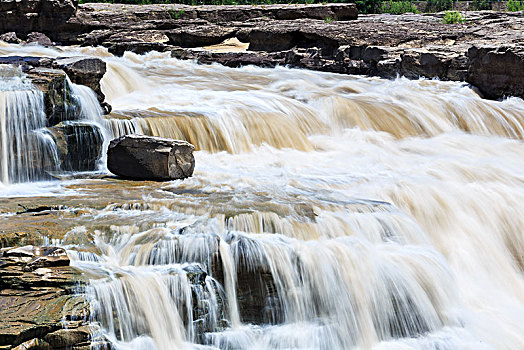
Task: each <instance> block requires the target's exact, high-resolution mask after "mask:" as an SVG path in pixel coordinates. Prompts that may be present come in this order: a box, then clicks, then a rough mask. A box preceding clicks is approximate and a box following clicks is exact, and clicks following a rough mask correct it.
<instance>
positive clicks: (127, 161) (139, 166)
mask: <svg viewBox="0 0 524 350" xmlns="http://www.w3.org/2000/svg"><path fill="white" fill-rule="evenodd" d="M194 149H195V147H194V146H193V145H192V144H190V143H189V142H186V141H180V140H172V139H165V138H160V137H153V136H143V135H125V136H122V137H119V138H117V139H114V140H113V141H111V143H110V144H109V149H108V150H107V168H108V169H109V171H111V172H112V173H113V174H115V175H118V176H122V177H126V178H132V179H142V180H175V179H184V178H187V177H190V176H191V175H193V170H194V169H195V158H194V157H193V150H194Z"/></svg>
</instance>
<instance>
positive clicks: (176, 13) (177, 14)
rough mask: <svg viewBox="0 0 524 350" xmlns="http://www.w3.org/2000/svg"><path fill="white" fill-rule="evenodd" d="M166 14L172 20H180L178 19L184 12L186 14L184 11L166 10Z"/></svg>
mask: <svg viewBox="0 0 524 350" xmlns="http://www.w3.org/2000/svg"><path fill="white" fill-rule="evenodd" d="M167 12H168V13H169V16H170V17H171V18H172V19H180V17H182V15H183V14H184V12H186V11H184V10H180V11H173V10H168V11H167Z"/></svg>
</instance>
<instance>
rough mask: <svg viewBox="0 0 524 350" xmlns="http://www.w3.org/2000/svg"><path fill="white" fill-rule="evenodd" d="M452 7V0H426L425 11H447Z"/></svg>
mask: <svg viewBox="0 0 524 350" xmlns="http://www.w3.org/2000/svg"><path fill="white" fill-rule="evenodd" d="M452 8H453V0H428V1H427V2H426V8H425V12H440V11H447V10H451V9H452Z"/></svg>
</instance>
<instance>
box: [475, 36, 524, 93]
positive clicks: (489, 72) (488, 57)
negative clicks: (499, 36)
mask: <svg viewBox="0 0 524 350" xmlns="http://www.w3.org/2000/svg"><path fill="white" fill-rule="evenodd" d="M468 58H469V61H470V65H469V68H468V78H467V80H468V82H469V83H471V84H473V85H475V86H477V87H478V88H479V89H480V91H481V92H482V93H483V94H484V96H485V97H488V98H498V97H500V96H512V95H513V96H521V97H523V98H524V45H513V46H509V45H508V46H481V47H475V46H474V47H471V48H470V49H469V50H468Z"/></svg>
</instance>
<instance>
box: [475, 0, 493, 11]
mask: <svg viewBox="0 0 524 350" xmlns="http://www.w3.org/2000/svg"><path fill="white" fill-rule="evenodd" d="M472 5H473V8H472V10H475V11H480V10H491V3H490V1H489V0H473V2H472Z"/></svg>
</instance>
